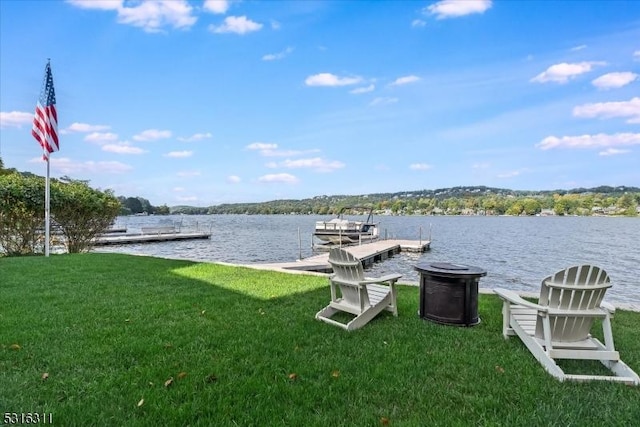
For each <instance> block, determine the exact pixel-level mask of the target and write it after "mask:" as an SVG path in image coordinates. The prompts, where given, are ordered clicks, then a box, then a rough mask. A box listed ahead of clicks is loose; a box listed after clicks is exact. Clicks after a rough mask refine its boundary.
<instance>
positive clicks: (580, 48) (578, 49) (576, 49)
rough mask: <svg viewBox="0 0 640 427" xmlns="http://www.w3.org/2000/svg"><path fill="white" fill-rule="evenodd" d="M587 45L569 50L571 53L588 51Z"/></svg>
mask: <svg viewBox="0 0 640 427" xmlns="http://www.w3.org/2000/svg"><path fill="white" fill-rule="evenodd" d="M586 48H587V45H586V44H581V45H580V46H575V47H572V48H571V49H569V50H570V51H571V52H578V51H580V50H583V49H586Z"/></svg>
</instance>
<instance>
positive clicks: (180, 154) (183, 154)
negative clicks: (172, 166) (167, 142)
mask: <svg viewBox="0 0 640 427" xmlns="http://www.w3.org/2000/svg"><path fill="white" fill-rule="evenodd" d="M192 155H193V151H187V150H185V151H171V152H169V153H167V154H165V155H164V156H165V157H170V158H173V159H183V158H185V157H191V156H192Z"/></svg>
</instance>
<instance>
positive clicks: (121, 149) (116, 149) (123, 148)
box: [102, 142, 146, 154]
mask: <svg viewBox="0 0 640 427" xmlns="http://www.w3.org/2000/svg"><path fill="white" fill-rule="evenodd" d="M102 151H108V152H109V153H116V154H142V153H146V151H145V150H143V149H142V148H138V147H134V146H132V145H129V143H128V142H122V143H120V144H106V145H103V146H102Z"/></svg>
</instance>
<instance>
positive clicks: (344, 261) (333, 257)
mask: <svg viewBox="0 0 640 427" xmlns="http://www.w3.org/2000/svg"><path fill="white" fill-rule="evenodd" d="M329 264H331V267H332V268H333V274H332V275H331V276H330V278H329V280H331V281H332V282H334V283H337V284H338V285H340V283H345V282H346V283H353V282H358V281H361V280H364V269H363V268H362V263H361V262H360V260H359V259H358V258H356V257H355V256H353V255H352V254H350V253H349V252H347V251H345V250H343V249H340V248H333V249H331V250H330V251H329ZM340 292H341V293H342V298H343V299H344V300H345V301H348V302H350V303H352V304H357V305H359V306H360V307H361V308H364V307H368V306H369V297H368V294H367V292H366V289H362V288H358V287H354V286H340Z"/></svg>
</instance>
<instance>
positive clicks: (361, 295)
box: [316, 248, 402, 331]
mask: <svg viewBox="0 0 640 427" xmlns="http://www.w3.org/2000/svg"><path fill="white" fill-rule="evenodd" d="M329 263H330V264H331V266H332V267H333V274H332V275H331V276H330V277H329V284H330V287H331V302H330V303H329V305H328V306H326V307H325V308H323V309H322V310H320V311H319V312H318V313H317V314H316V319H318V320H322V321H323V322H326V323H329V324H331V325H335V326H338V327H341V328H343V329H346V330H347V331H352V330H354V329H358V328H361V327H363V326H364V325H366V324H367V323H368V322H369V321H370V320H371V319H373V318H374V317H375V316H377V315H378V314H379V313H381V312H382V311H384V310H387V311H390V312H391V313H393V315H394V316H397V315H398V307H397V306H396V289H395V286H394V285H395V283H396V281H397V280H398V279H399V278H400V277H402V275H401V274H389V275H386V276H384V277H378V278H365V277H364V271H363V268H362V263H361V262H360V260H359V259H358V258H356V257H355V256H353V255H352V254H351V253H349V252H347V251H345V250H344V249H339V248H335V249H331V251H330V252H329ZM338 291H339V292H338ZM340 311H342V312H346V313H350V314H353V315H355V317H354V318H353V319H352V320H351V321H349V322H348V323H342V322H339V321H337V320H334V319H332V318H331V317H332V316H333V315H334V314H336V313H338V312H340Z"/></svg>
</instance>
